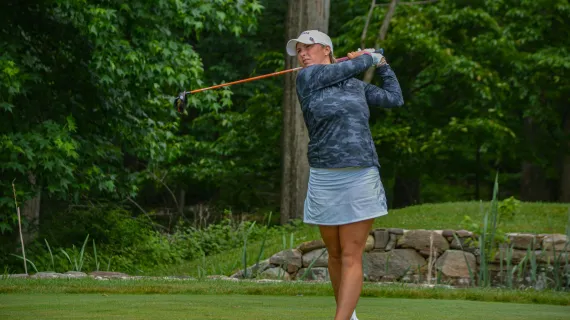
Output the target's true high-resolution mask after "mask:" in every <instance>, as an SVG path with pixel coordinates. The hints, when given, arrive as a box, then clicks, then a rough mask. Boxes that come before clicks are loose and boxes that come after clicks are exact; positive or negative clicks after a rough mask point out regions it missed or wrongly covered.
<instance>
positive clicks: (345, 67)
mask: <svg viewBox="0 0 570 320" xmlns="http://www.w3.org/2000/svg"><path fill="white" fill-rule="evenodd" d="M370 66H372V57H371V56H370V55H368V54H363V55H361V56H359V57H357V58H355V59H352V60H348V61H344V62H339V63H335V64H317V65H312V66H309V67H306V68H303V69H301V70H300V71H299V73H298V75H297V80H296V85H297V97H298V98H299V102H300V104H301V109H302V111H303V117H304V119H305V125H306V126H307V129H308V131H309V139H310V141H309V146H308V152H307V157H308V160H309V165H310V166H311V167H313V168H346V167H371V166H378V167H380V164H379V163H378V155H377V153H376V148H375V146H374V142H373V141H372V134H371V132H370V126H369V118H370V110H369V106H377V107H382V108H392V107H400V106H402V105H403V104H404V100H403V98H402V91H401V89H400V84H399V83H398V79H397V78H396V75H395V74H394V72H393V71H392V69H391V68H390V66H389V65H383V66H380V67H378V68H377V69H376V74H377V75H378V76H380V77H381V78H382V80H383V85H382V88H380V87H377V86H375V85H372V84H367V83H366V82H364V81H361V80H358V79H356V78H354V77H355V76H356V75H358V74H360V73H362V72H363V71H366V70H367V69H368V68H369V67H370Z"/></svg>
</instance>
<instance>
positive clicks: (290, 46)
mask: <svg viewBox="0 0 570 320" xmlns="http://www.w3.org/2000/svg"><path fill="white" fill-rule="evenodd" d="M298 42H300V43H304V44H313V42H304V41H301V40H299V39H291V40H289V41H288V42H287V54H288V55H290V56H293V57H294V56H296V55H297V43H298Z"/></svg>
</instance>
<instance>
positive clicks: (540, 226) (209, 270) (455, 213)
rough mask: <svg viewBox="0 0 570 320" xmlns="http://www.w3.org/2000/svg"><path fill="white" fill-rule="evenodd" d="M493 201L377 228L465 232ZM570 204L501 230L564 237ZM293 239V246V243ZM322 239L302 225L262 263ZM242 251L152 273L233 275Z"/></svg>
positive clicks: (384, 221)
mask: <svg viewBox="0 0 570 320" xmlns="http://www.w3.org/2000/svg"><path fill="white" fill-rule="evenodd" d="M489 208H490V202H476V201H473V202H449V203H438V204H423V205H417V206H410V207H406V208H403V209H396V210H390V211H389V213H388V215H386V216H383V217H380V218H378V219H376V220H375V223H374V228H389V227H393V228H403V229H433V230H442V229H454V230H458V229H462V228H465V227H464V226H462V225H461V222H462V221H463V218H464V216H466V215H468V216H470V217H471V219H472V221H473V222H475V223H482V221H483V217H484V214H485V212H487V211H489ZM569 212H570V204H563V203H526V202H523V203H521V205H520V210H519V212H518V213H517V214H516V215H515V217H514V218H513V219H512V220H510V221H506V222H505V223H504V224H503V225H501V226H500V228H501V229H502V230H503V231H504V232H530V233H562V234H565V233H566V230H567V227H568V225H569V224H570V221H569ZM291 236H292V237H293V243H291V241H290V240H291ZM314 239H320V234H319V231H318V228H317V227H316V226H308V225H304V224H301V225H299V226H298V228H297V229H296V230H295V231H294V232H292V233H291V234H283V235H281V236H278V237H272V238H268V239H267V242H266V243H265V247H264V251H263V255H262V257H261V260H263V259H266V258H269V257H270V256H271V255H273V254H274V253H276V252H279V251H281V250H283V249H288V248H290V247H292V246H293V247H294V246H297V245H298V244H300V243H302V242H304V241H309V240H314ZM260 247H261V244H260V241H258V242H250V243H249V244H248V247H247V257H248V259H247V265H248V266H250V265H252V264H254V263H255V261H256V259H257V257H258V255H259V252H260ZM242 250H243V248H235V249H232V250H227V251H225V252H223V253H220V254H215V255H211V256H208V257H204V258H201V259H196V260H194V261H190V262H188V263H184V264H183V265H173V266H169V267H168V268H164V269H161V270H155V271H153V272H151V273H150V274H152V275H173V274H175V275H191V276H194V277H199V276H205V275H220V274H223V275H231V274H232V273H233V272H235V271H237V270H238V269H239V268H240V267H241V268H243V265H242V262H241V261H242Z"/></svg>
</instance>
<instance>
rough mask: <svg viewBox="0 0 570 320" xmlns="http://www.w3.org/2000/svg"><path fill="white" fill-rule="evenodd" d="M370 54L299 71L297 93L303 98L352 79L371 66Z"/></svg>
mask: <svg viewBox="0 0 570 320" xmlns="http://www.w3.org/2000/svg"><path fill="white" fill-rule="evenodd" d="M372 63H373V58H372V56H371V55H370V54H362V55H360V56H358V57H356V58H354V59H350V60H347V61H343V62H340V63H333V64H316V65H312V66H310V67H306V68H303V69H301V71H299V74H298V75H297V91H298V92H299V93H300V95H301V96H303V97H305V96H307V95H308V94H309V93H311V92H312V91H315V90H319V89H322V88H324V87H328V86H330V85H333V84H335V83H338V82H341V81H343V80H346V79H349V78H352V77H354V76H356V75H358V74H360V73H362V72H364V71H366V69H368V68H369V67H371V66H372Z"/></svg>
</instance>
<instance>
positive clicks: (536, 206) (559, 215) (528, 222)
mask: <svg viewBox="0 0 570 320" xmlns="http://www.w3.org/2000/svg"><path fill="white" fill-rule="evenodd" d="M481 205H482V206H483V210H481ZM489 208H490V202H483V203H480V202H448V203H438V204H423V205H418V206H411V207H407V208H404V209H399V210H391V211H390V212H389V214H388V215H387V216H384V217H381V218H379V219H376V221H375V223H374V227H376V228H378V227H393V228H403V229H434V230H437V229H459V228H461V221H462V220H463V217H464V216H465V215H468V216H471V218H472V220H473V221H474V222H478V223H479V222H482V221H483V216H484V214H485V212H487V211H489ZM569 208H570V204H568V203H567V204H563V203H529V202H523V203H521V206H520V212H518V213H517V214H516V216H515V217H514V219H512V220H511V221H506V222H505V224H504V226H503V227H502V229H503V230H504V231H505V232H530V233H562V234H564V233H566V229H565V228H566V223H567V221H568V210H569Z"/></svg>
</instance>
